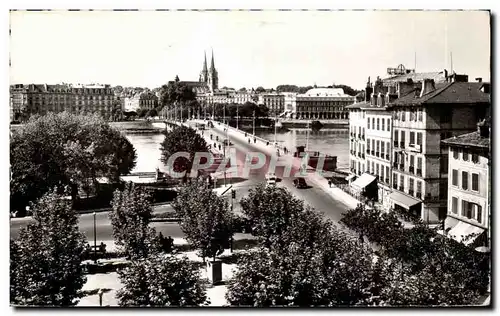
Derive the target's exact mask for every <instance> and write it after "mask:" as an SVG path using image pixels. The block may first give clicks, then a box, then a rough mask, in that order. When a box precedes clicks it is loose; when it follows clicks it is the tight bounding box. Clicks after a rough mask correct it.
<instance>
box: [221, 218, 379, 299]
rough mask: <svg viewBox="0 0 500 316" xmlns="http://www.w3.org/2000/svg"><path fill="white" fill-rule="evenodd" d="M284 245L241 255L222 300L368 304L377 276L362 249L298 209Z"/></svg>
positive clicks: (324, 223) (370, 260) (371, 262)
mask: <svg viewBox="0 0 500 316" xmlns="http://www.w3.org/2000/svg"><path fill="white" fill-rule="evenodd" d="M285 234H286V235H288V236H287V237H285V240H286V241H287V242H286V243H283V244H280V245H279V246H278V245H275V246H273V247H271V248H269V249H266V248H260V249H258V250H257V251H253V252H251V253H249V254H247V255H246V256H244V257H243V258H242V260H241V261H240V264H239V269H238V271H237V272H236V274H235V275H234V277H233V279H232V280H231V281H230V283H229V285H228V292H227V294H226V299H227V300H228V301H229V303H230V304H231V305H239V306H242V305H245V306H275V305H277V306H345V305H355V304H367V303H368V300H369V299H370V297H371V296H372V293H373V290H374V285H375V282H374V281H376V280H378V279H377V276H378V272H377V270H376V269H375V264H374V261H373V256H372V255H371V253H370V251H369V250H368V249H367V248H364V247H363V246H362V245H360V244H359V243H357V242H356V241H355V240H354V239H352V238H350V237H348V236H347V235H345V234H343V233H340V232H339V231H337V230H336V229H334V228H333V227H332V226H331V223H329V222H324V221H323V220H322V218H321V215H320V214H317V213H316V212H314V211H313V210H306V211H305V212H304V213H300V215H299V216H297V218H295V220H294V221H293V222H292V223H291V225H290V229H289V230H287V232H286V233H285Z"/></svg>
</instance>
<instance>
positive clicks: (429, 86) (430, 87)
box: [420, 79, 436, 97]
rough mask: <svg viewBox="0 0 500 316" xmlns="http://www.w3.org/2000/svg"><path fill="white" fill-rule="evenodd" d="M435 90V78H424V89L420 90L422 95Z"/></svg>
mask: <svg viewBox="0 0 500 316" xmlns="http://www.w3.org/2000/svg"><path fill="white" fill-rule="evenodd" d="M434 90H436V87H435V86H434V80H432V79H424V80H422V90H421V91H420V97H423V96H424V95H426V94H428V93H430V92H432V91H434Z"/></svg>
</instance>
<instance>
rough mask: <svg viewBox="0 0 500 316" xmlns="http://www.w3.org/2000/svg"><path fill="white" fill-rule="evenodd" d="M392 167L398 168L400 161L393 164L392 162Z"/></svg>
mask: <svg viewBox="0 0 500 316" xmlns="http://www.w3.org/2000/svg"><path fill="white" fill-rule="evenodd" d="M392 167H393V168H395V169H397V168H398V163H397V162H396V161H395V162H394V163H393V164H392Z"/></svg>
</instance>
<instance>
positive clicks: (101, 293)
mask: <svg viewBox="0 0 500 316" xmlns="http://www.w3.org/2000/svg"><path fill="white" fill-rule="evenodd" d="M97 294H98V295H99V306H102V295H103V294H104V291H103V290H102V289H99V291H98V292H97Z"/></svg>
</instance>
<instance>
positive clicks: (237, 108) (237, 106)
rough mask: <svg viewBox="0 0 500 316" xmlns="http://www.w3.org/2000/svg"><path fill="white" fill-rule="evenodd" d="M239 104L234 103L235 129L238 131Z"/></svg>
mask: <svg viewBox="0 0 500 316" xmlns="http://www.w3.org/2000/svg"><path fill="white" fill-rule="evenodd" d="M239 108H240V107H239V104H238V103H236V129H238V118H239V115H240V112H239Z"/></svg>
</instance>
